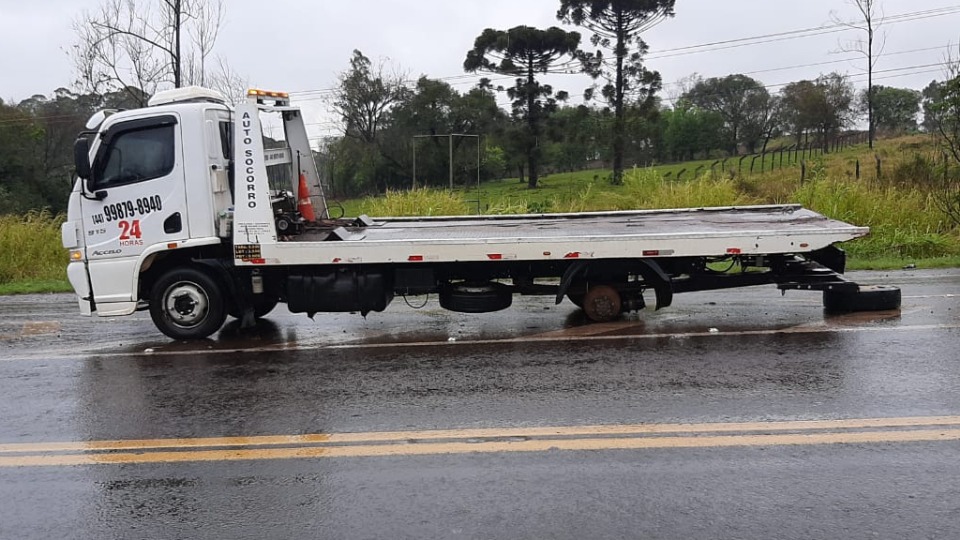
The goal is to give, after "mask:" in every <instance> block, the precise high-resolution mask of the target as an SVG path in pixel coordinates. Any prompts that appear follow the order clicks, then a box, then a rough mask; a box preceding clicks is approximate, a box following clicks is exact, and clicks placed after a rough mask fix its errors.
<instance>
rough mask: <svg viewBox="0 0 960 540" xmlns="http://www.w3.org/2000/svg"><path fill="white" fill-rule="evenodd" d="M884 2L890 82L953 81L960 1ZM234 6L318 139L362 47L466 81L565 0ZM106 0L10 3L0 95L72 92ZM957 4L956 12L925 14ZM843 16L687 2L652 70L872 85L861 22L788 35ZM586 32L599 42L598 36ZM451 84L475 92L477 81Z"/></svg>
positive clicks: (234, 41) (259, 82) (248, 2)
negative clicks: (946, 75) (849, 45)
mask: <svg viewBox="0 0 960 540" xmlns="http://www.w3.org/2000/svg"><path fill="white" fill-rule="evenodd" d="M141 1H148V0H141ZM879 1H880V2H881V4H882V6H883V11H884V13H885V15H886V17H887V18H888V19H889V20H888V21H887V22H886V24H884V25H883V27H882V28H881V30H880V33H881V34H882V35H885V36H886V44H885V48H884V54H883V56H882V57H881V58H880V60H879V63H878V65H877V67H876V70H877V71H878V74H877V78H878V80H877V84H883V85H888V86H898V87H909V88H916V89H921V88H923V87H924V86H926V84H927V83H929V82H930V81H931V80H933V79H943V69H942V67H941V66H939V65H936V64H940V63H942V62H943V61H944V59H945V57H946V55H947V52H948V47H949V46H950V44H953V49H954V50H956V49H957V43H958V42H960V0H879ZM225 3H226V20H225V22H224V25H223V27H222V29H221V33H220V37H219V40H218V42H217V48H216V51H215V54H218V55H220V56H222V57H223V58H224V59H226V61H227V62H228V63H229V64H230V66H231V67H232V68H233V69H234V70H235V71H236V72H238V73H240V74H241V75H243V76H244V77H246V78H247V79H248V80H249V82H250V84H251V85H252V86H257V87H261V88H268V89H275V90H286V91H289V92H291V93H294V101H295V102H299V103H300V104H301V105H302V106H304V107H305V108H307V110H308V112H309V116H310V131H311V134H312V135H313V136H320V135H324V134H331V133H333V132H334V131H335V126H334V124H333V122H332V121H331V120H330V117H329V115H328V114H326V113H325V108H326V106H325V105H324V102H323V97H324V96H325V95H327V94H325V93H324V92H318V91H323V90H327V89H329V88H331V87H333V86H334V85H335V84H336V77H337V74H338V73H339V72H341V71H343V70H344V69H346V67H347V62H348V59H349V57H350V54H351V51H352V50H354V49H359V50H361V51H362V52H363V53H364V54H366V55H367V56H369V57H371V58H374V59H379V58H386V59H389V61H390V62H391V63H392V64H393V65H395V66H396V67H397V68H398V69H399V70H400V71H401V72H404V73H407V74H409V75H410V77H411V78H413V79H415V78H416V77H417V76H418V75H421V74H424V75H428V76H430V77H433V78H443V77H457V76H462V75H463V69H462V65H463V60H464V57H465V55H466V51H467V50H468V49H470V48H471V46H472V44H473V41H474V39H475V38H476V36H477V35H478V34H479V33H480V32H482V31H483V29H484V28H497V29H506V28H510V27H513V26H517V25H521V24H523V25H529V26H536V27H548V26H554V25H559V22H558V21H557V20H556V17H555V15H556V10H557V6H558V5H559V2H558V1H557V0H419V1H399V0H350V1H339V2H338V1H332V0H272V1H269V2H263V1H252V0H227V1H226V2H225ZM100 4H101V0H32V1H25V0H0V97H2V98H3V99H4V101H7V102H10V101H13V102H16V101H19V100H22V99H24V98H27V97H29V96H31V95H33V94H38V93H39V94H46V95H50V94H51V93H52V92H53V91H54V90H55V89H56V88H58V87H62V86H67V87H69V86H70V84H71V81H73V80H74V78H75V75H74V72H73V67H72V64H71V62H70V59H69V57H68V55H67V50H68V49H69V48H70V46H71V44H72V43H73V41H74V31H73V29H72V24H73V21H74V20H75V19H76V18H77V17H79V16H80V14H81V13H82V11H84V10H95V9H96V8H97V7H98V6H99V5H100ZM945 8H946V9H948V11H946V12H941V13H928V14H926V15H925V14H924V13H923V12H928V11H930V10H938V9H939V10H943V9H945ZM949 8H954V9H953V10H952V11H950V10H949ZM831 12H833V13H835V15H836V16H837V17H839V18H840V19H844V20H851V21H854V20H856V19H857V15H858V13H857V11H856V8H855V7H853V5H852V4H851V3H850V1H848V0H802V1H787V0H678V1H677V5H676V16H675V17H674V18H672V19H668V20H666V21H664V22H663V23H661V24H660V25H659V26H657V27H656V28H654V29H652V30H650V31H649V32H647V33H646V34H645V39H646V41H647V42H648V43H649V44H650V47H651V53H650V55H649V56H648V61H647V65H648V67H650V68H652V69H656V70H659V71H660V73H661V74H662V75H663V80H664V83H665V87H664V92H663V95H664V96H666V97H670V96H671V95H675V93H676V88H677V86H676V85H675V83H676V82H677V81H678V80H680V79H682V78H684V77H688V76H689V75H691V74H692V73H698V74H700V75H702V76H704V77H712V76H723V75H728V74H731V73H747V74H750V76H752V77H754V78H756V79H758V80H760V81H762V82H763V83H764V84H767V85H770V86H771V90H772V91H776V90H777V89H778V87H777V86H776V85H778V84H782V83H787V82H791V81H795V80H800V79H805V78H815V77H816V76H818V75H819V74H821V73H827V72H830V71H839V72H841V73H847V74H849V75H850V76H851V80H853V81H854V82H855V83H856V84H857V85H858V86H862V85H864V84H865V80H866V76H865V75H864V71H863V67H864V62H863V60H862V59H859V58H858V57H857V56H856V55H853V54H850V53H841V52H838V50H839V49H840V48H841V43H842V42H845V41H849V40H852V39H856V38H857V37H859V34H858V33H857V32H856V31H854V30H848V31H842V32H838V31H836V30H835V29H834V30H831V29H825V30H821V31H819V32H807V33H801V34H789V35H786V36H783V35H780V36H777V35H778V34H783V33H785V32H794V31H798V30H808V29H812V28H817V27H822V26H827V25H831V24H832V21H831ZM932 15H934V16H932ZM582 33H584V35H585V37H586V31H582ZM812 34H819V35H812ZM757 36H774V37H769V38H766V39H759V40H755V41H754V42H746V43H753V44H746V45H744V42H738V43H728V44H726V45H710V44H715V43H717V42H728V41H730V40H738V39H742V38H752V37H757ZM796 36H800V37H796ZM791 37H793V39H784V38H791ZM757 41H759V42H760V43H756V42H757ZM584 42H585V44H587V42H586V39H585V40H584ZM734 45H742V46H736V47H731V46H734ZM697 46H700V47H697ZM691 47H692V48H691ZM954 56H957V55H956V54H954ZM450 82H451V83H454V84H455V86H456V88H458V89H459V90H461V91H464V90H467V89H469V88H470V86H471V85H472V84H474V83H475V82H476V78H470V79H463V78H457V79H452V80H451V81H450ZM551 83H552V84H554V86H555V87H557V88H558V89H564V90H567V91H569V92H570V94H571V95H572V96H573V99H572V100H571V102H572V103H574V104H576V103H579V102H581V101H582V98H581V97H580V96H581V95H582V91H583V89H584V88H585V87H586V86H587V85H588V84H589V81H588V80H586V79H585V78H584V77H583V76H582V75H567V76H556V77H555V78H554V79H552V80H551ZM500 101H501V103H504V104H505V103H506V101H507V100H506V98H501V100H500Z"/></svg>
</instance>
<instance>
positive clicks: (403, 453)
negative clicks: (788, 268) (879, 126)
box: [0, 271, 960, 539]
mask: <svg viewBox="0 0 960 540" xmlns="http://www.w3.org/2000/svg"><path fill="white" fill-rule="evenodd" d="M857 279H858V280H863V281H866V282H871V281H872V282H885V283H893V284H899V285H901V286H902V287H903V289H904V305H903V309H902V310H900V311H898V312H888V313H869V314H855V315H844V316H839V317H832V316H831V317H827V316H825V315H824V314H823V312H822V309H821V308H820V305H819V298H818V296H817V295H816V294H803V293H798V294H790V295H788V296H786V297H785V298H781V297H780V296H779V294H778V293H777V291H776V290H775V289H770V288H756V289H746V290H739V291H727V292H722V293H710V294H707V293H704V294H691V295H681V296H679V297H678V298H677V303H676V305H675V306H674V307H672V308H670V309H668V310H664V311H661V312H653V311H647V312H644V313H642V314H640V315H637V316H630V317H627V318H625V319H624V320H622V321H617V322H614V323H609V324H602V325H588V324H585V322H584V321H583V320H582V314H580V313H579V312H578V311H577V310H575V309H574V308H572V307H569V306H568V305H561V306H554V305H553V304H552V303H551V302H549V301H544V300H542V299H529V298H523V299H518V301H517V302H516V303H515V305H514V307H513V308H512V309H511V310H508V311H505V312H501V313H496V314H488V315H482V316H467V315H459V314H452V313H446V312H441V311H439V310H436V309H434V308H431V307H430V304H428V307H427V308H425V309H421V310H414V309H412V308H409V307H407V306H405V305H403V304H402V302H401V303H400V304H399V305H397V304H395V305H393V306H391V307H390V309H388V311H387V312H386V313H384V314H377V315H371V316H370V317H369V318H367V319H363V318H361V317H359V315H354V316H351V315H349V314H343V315H333V316H322V315H321V316H318V317H317V320H316V321H310V320H308V319H306V318H301V317H299V316H292V315H288V314H282V313H281V314H278V315H276V316H274V317H271V319H270V320H269V321H264V322H262V323H261V324H260V326H258V328H257V329H255V330H254V331H252V332H240V331H239V330H238V329H237V328H236V327H235V326H233V327H228V328H226V329H225V330H224V331H223V332H221V333H220V334H218V335H217V336H215V338H214V339H211V340H207V341H204V342H200V343H175V342H170V341H167V340H165V339H163V338H162V337H161V336H159V335H158V334H157V332H156V331H155V330H154V329H153V327H152V324H151V323H150V322H149V320H148V318H147V317H145V316H143V315H142V314H138V315H137V316H135V317H132V318H124V319H115V320H109V319H100V320H97V319H92V320H91V319H86V318H82V317H80V316H79V315H77V314H76V313H75V312H76V305H75V303H73V301H72V299H70V298H69V297H67V296H62V295H52V296H43V297H40V296H31V297H10V298H3V299H0V346H3V348H4V349H3V350H4V352H3V355H2V357H0V418H2V421H0V497H2V499H3V501H4V504H3V505H0V538H51V537H58V538H110V537H130V536H134V537H144V538H181V537H199V538H223V537H232V538H300V537H323V538H383V537H390V538H458V537H464V538H504V537H522V538H548V537H549V538H625V537H630V538H637V537H656V538H691V537H694V538H696V537H711V538H734V537H735V538H758V539H759V538H763V539H767V538H798V539H799V538H804V539H807V538H840V537H842V538H952V537H956V536H957V535H958V534H960V525H958V523H960V520H958V519H957V516H958V515H960V502H958V501H960V488H957V487H956V486H958V485H960V470H958V468H957V467H956V466H955V463H956V462H957V461H958V458H960V445H958V443H957V441H958V440H960V395H958V393H957V391H956V389H957V388H960V365H958V362H960V353H958V344H960V303H958V302H957V298H958V297H960V272H956V271H942V272H897V273H893V274H865V275H861V276H857ZM411 303H413V302H411ZM52 509H55V511H53V510H52Z"/></svg>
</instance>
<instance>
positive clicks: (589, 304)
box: [583, 285, 621, 322]
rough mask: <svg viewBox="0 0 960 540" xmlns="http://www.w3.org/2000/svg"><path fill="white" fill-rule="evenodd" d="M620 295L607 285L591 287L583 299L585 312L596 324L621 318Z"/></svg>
mask: <svg viewBox="0 0 960 540" xmlns="http://www.w3.org/2000/svg"><path fill="white" fill-rule="evenodd" d="M620 307H621V303H620V293H619V292H617V290H616V289H614V288H613V287H610V286H607V285H598V286H595V287H591V288H590V290H589V291H587V294H586V295H585V296H584V299H583V310H584V311H585V312H586V313H587V317H589V318H590V320H592V321H596V322H609V321H612V320H614V319H616V318H617V317H619V316H620Z"/></svg>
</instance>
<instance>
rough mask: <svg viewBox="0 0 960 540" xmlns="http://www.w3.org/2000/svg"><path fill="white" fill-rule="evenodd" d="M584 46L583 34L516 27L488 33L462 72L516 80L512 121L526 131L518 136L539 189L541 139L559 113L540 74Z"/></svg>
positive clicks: (481, 37) (509, 91) (532, 185)
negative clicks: (550, 118) (545, 123)
mask: <svg viewBox="0 0 960 540" xmlns="http://www.w3.org/2000/svg"><path fill="white" fill-rule="evenodd" d="M579 46H580V34H578V33H577V32H565V31H564V30H561V29H560V28H557V27H551V28H549V29H547V30H540V29H537V28H532V27H529V26H517V27H514V28H511V29H510V30H494V29H492V28H488V29H486V30H484V31H483V33H482V34H480V35H479V36H478V37H477V39H476V41H475V42H474V46H473V49H471V50H470V51H468V52H467V58H466V60H464V62H463V69H464V70H465V71H468V72H477V71H485V72H490V73H500V74H504V75H511V76H515V77H516V78H517V79H516V84H515V85H514V86H513V87H511V88H509V89H507V95H508V96H509V97H510V99H511V100H512V102H513V103H512V107H513V115H514V117H515V119H516V120H519V121H522V122H523V124H524V127H525V129H524V130H523V131H521V132H519V133H518V135H519V140H518V142H519V143H520V146H521V147H522V148H523V151H524V154H525V155H526V158H527V167H528V169H529V171H528V172H529V176H528V182H527V184H528V186H529V187H530V188H531V189H533V188H536V187H537V182H538V180H539V167H540V159H541V156H542V153H543V149H542V147H541V145H540V136H541V134H542V133H541V132H542V129H543V121H544V120H545V118H546V117H547V116H549V115H550V113H552V112H553V111H554V110H555V109H556V103H557V99H563V98H565V96H566V93H565V92H560V93H558V95H557V96H556V97H554V93H553V87H551V86H550V85H547V84H541V83H540V81H539V80H538V79H537V75H538V74H543V73H549V72H550V68H551V67H552V66H554V64H555V63H556V62H557V61H558V60H560V59H561V58H564V57H571V58H573V57H575V56H576V55H577V54H578V50H579V49H578V47H579Z"/></svg>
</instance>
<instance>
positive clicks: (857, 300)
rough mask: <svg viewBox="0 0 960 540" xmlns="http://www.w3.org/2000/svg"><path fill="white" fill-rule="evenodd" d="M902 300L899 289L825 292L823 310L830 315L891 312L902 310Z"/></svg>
mask: <svg viewBox="0 0 960 540" xmlns="http://www.w3.org/2000/svg"><path fill="white" fill-rule="evenodd" d="M900 299H901V297H900V288H899V287H892V286H890V285H872V286H867V287H860V290H857V291H853V290H838V291H823V308H824V310H826V311H827V312H828V313H853V312H859V311H890V310H894V309H900Z"/></svg>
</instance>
